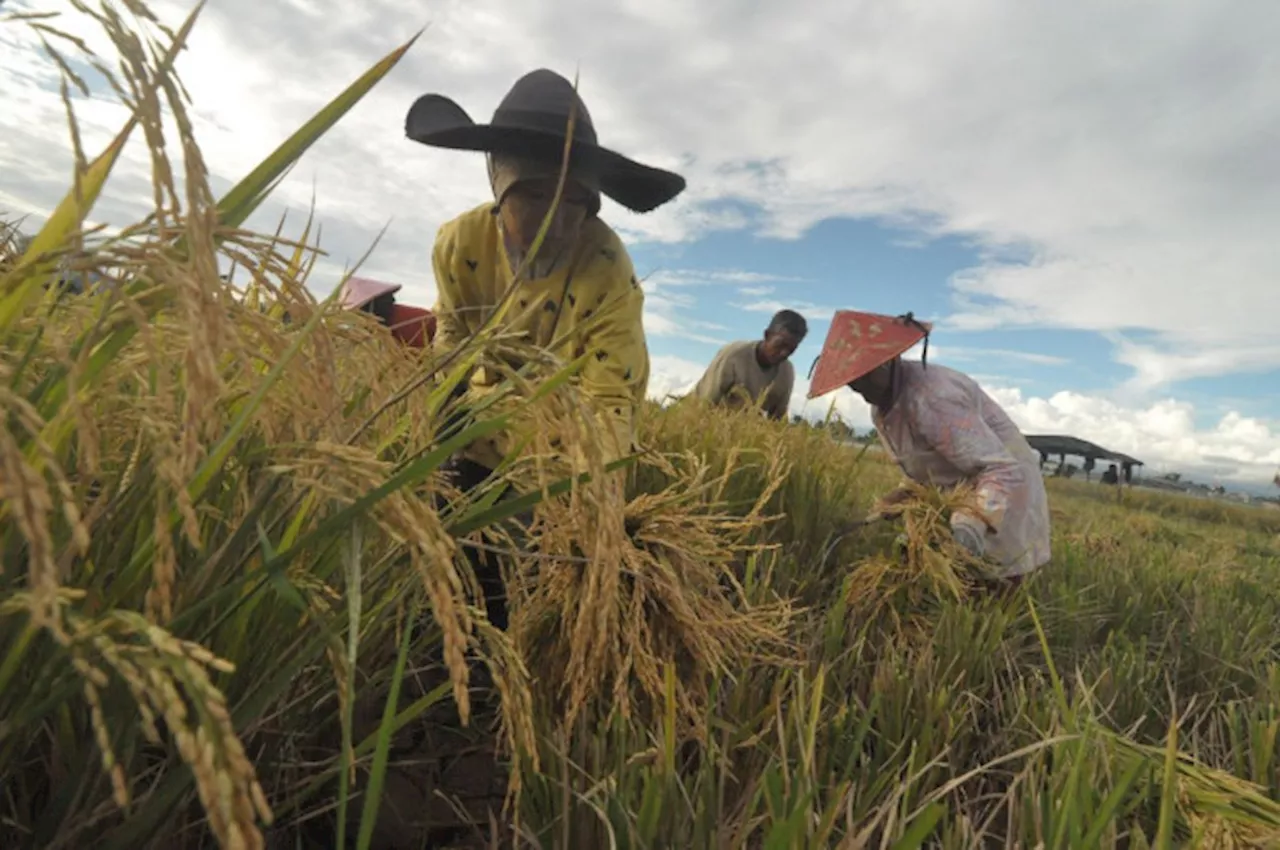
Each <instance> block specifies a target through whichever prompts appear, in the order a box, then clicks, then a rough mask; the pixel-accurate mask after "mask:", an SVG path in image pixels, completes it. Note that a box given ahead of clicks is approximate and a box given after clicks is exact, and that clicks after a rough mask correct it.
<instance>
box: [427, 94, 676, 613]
mask: <svg viewBox="0 0 1280 850" xmlns="http://www.w3.org/2000/svg"><path fill="white" fill-rule="evenodd" d="M571 114H572V116H573V141H572V147H571V150H570V154H569V167H568V174H567V179H566V183H565V187H564V191H563V194H562V196H561V198H560V202H559V204H558V206H557V207H556V213H555V217H554V219H553V220H552V223H551V226H550V229H549V230H548V232H547V235H546V238H545V239H544V241H543V243H542V245H541V247H540V248H539V250H538V252H537V254H536V256H535V257H534V258H533V259H532V260H531V261H529V262H528V263H527V264H526V267H525V271H524V272H523V274H522V275H521V282H520V287H519V290H518V291H517V292H516V293H515V296H514V297H515V303H514V304H512V305H511V307H510V312H509V313H508V314H507V316H508V318H507V319H505V321H504V325H505V327H506V329H507V330H516V331H525V332H526V333H527V334H528V341H529V342H532V343H533V344H535V345H538V346H541V347H544V348H553V347H554V348H555V350H556V351H557V353H559V354H560V355H561V356H563V357H564V358H565V359H566V360H568V359H571V358H577V357H580V356H582V355H584V354H591V355H593V356H591V357H588V358H587V360H586V366H585V367H584V368H583V370H582V372H581V387H582V389H583V390H584V391H585V393H586V394H587V395H588V396H589V397H590V398H591V399H592V400H593V401H594V402H595V404H596V407H597V409H598V412H599V416H600V418H601V425H602V427H601V429H600V432H601V436H602V437H603V438H604V440H605V444H606V445H605V449H606V452H605V454H606V458H605V459H606V462H607V461H609V460H612V459H615V458H617V457H620V456H623V455H625V454H626V453H628V452H629V451H630V450H631V448H632V445H633V441H634V421H635V417H636V414H637V412H638V411H639V409H640V405H641V404H642V403H643V401H644V396H645V392H646V390H647V389H648V383H649V353H648V348H647V346H646V344H645V337H644V326H643V322H642V311H643V305H644V294H643V292H642V290H641V288H640V283H639V281H638V280H637V279H636V275H635V270H634V269H633V267H632V264H631V258H630V257H629V255H628V254H627V249H626V247H625V246H624V245H623V244H622V241H621V240H620V239H619V238H618V236H617V234H616V233H614V231H613V230H612V229H611V228H610V227H609V225H607V224H605V223H604V221H602V220H601V219H600V217H599V212H600V196H601V195H607V196H608V197H609V198H611V199H613V200H614V201H616V202H617V203H618V204H620V205H622V206H624V207H626V208H628V209H630V210H633V211H635V212H649V211H651V210H653V209H656V208H657V207H659V206H661V205H662V204H665V203H666V202H668V201H670V200H671V199H673V198H675V197H676V195H678V194H680V192H681V191H683V189H684V187H685V181H684V178H682V177H680V176H679V175H677V174H673V173H671V172H669V171H663V170H661V169H658V168H652V167H649V166H646V165H641V164H640V163H638V162H634V161H632V160H631V159H628V158H627V157H625V156H623V155H622V154H619V153H616V152H615V151H612V150H610V149H608V148H606V147H604V146H603V145H601V144H600V143H599V142H598V140H597V137H596V131H595V128H594V126H593V125H592V122H591V116H590V113H588V111H587V108H586V105H585V104H584V103H583V102H582V99H581V98H580V97H579V96H578V93H577V92H576V91H575V90H574V87H573V84H572V83H570V82H569V81H568V80H567V79H565V78H564V77H562V76H560V75H559V74H556V73H555V72H553V71H548V70H545V69H543V70H537V71H533V72H531V73H529V74H526V75H525V76H523V77H521V78H520V79H519V80H517V81H516V83H515V85H514V86H512V88H511V90H510V91H509V92H508V93H507V95H506V96H505V97H504V98H503V99H502V102H501V103H500V104H498V108H497V110H496V111H495V112H494V114H493V120H492V121H490V122H489V123H488V124H477V123H476V122H474V121H472V119H471V118H470V117H468V115H467V113H466V112H465V111H463V109H462V108H461V107H460V106H458V104H456V103H454V102H453V101H452V100H450V99H448V98H446V97H443V96H441V95H436V94H429V95H424V96H422V97H420V98H418V100H417V101H416V102H415V103H414V104H413V106H412V107H411V108H410V110H409V114H408V117H407V118H406V120H405V134H406V135H407V136H408V137H409V138H410V139H412V140H414V141H416V142H421V143H422V144H424V145H430V146H432V147H440V148H451V149H455V150H469V151H477V152H482V153H484V154H486V158H487V160H488V166H489V182H490V184H491V187H492V189H493V200H492V201H488V202H486V203H484V204H481V205H480V206H478V207H476V208H474V209H472V210H470V211H468V212H465V213H463V214H462V215H460V216H458V217H457V218H455V219H453V220H452V221H450V222H448V223H446V224H445V225H444V226H442V227H441V228H440V232H439V233H438V234H437V236H436V242H435V247H434V249H433V252H432V260H433V266H434V271H435V277H436V286H437V289H438V291H439V295H438V298H437V301H436V304H435V307H434V309H433V310H432V312H433V313H434V315H435V316H436V320H437V326H436V335H435V339H434V340H433V343H432V345H433V347H434V348H435V349H436V350H438V351H441V352H447V351H449V350H451V349H453V348H456V347H457V346H459V345H461V344H462V343H463V342H464V341H465V340H466V339H467V338H468V337H469V336H471V335H472V334H473V333H474V332H476V331H477V330H479V329H480V327H481V326H482V325H483V324H484V322H485V320H486V319H487V318H488V316H489V314H490V311H491V310H492V309H493V308H494V307H495V306H496V305H498V304H499V303H500V302H502V300H503V298H504V296H506V295H507V293H508V292H509V290H510V288H511V286H512V285H513V283H514V282H515V271H516V269H517V268H519V267H520V266H521V264H522V263H524V262H525V261H526V258H527V255H528V253H529V251H530V248H531V244H532V242H533V240H534V237H535V236H536V234H537V232H538V229H539V227H540V226H541V224H542V222H543V220H544V218H545V217H546V214H547V212H548V210H549V209H550V206H551V202H552V199H553V197H554V195H555V191H556V186H557V184H558V182H559V176H560V172H561V168H562V165H563V157H564V149H565V142H566V135H567V130H568V127H569V120H570V115H571ZM553 340H554V341H555V345H554V346H553V345H552V343H553ZM498 380H499V377H498V376H497V375H495V374H493V373H492V372H491V371H488V370H485V369H484V368H483V367H481V368H479V369H477V370H476V373H475V374H474V375H472V376H471V378H470V381H469V391H470V392H472V393H476V392H483V391H485V390H486V389H487V388H490V387H492V386H494V385H496V383H497V382H498ZM507 447H508V446H507V440H506V439H505V438H503V437H498V438H496V439H493V440H482V441H479V442H477V443H475V444H473V445H471V446H470V447H469V448H468V449H467V450H466V452H465V453H464V455H463V456H462V457H461V458H458V459H456V460H455V462H454V464H453V472H454V475H455V480H456V481H457V483H458V485H459V486H460V487H462V488H464V489H470V488H471V487H475V486H476V485H478V484H479V483H480V482H482V481H483V480H484V479H485V478H487V477H488V475H489V474H490V473H491V472H492V470H493V469H494V468H495V467H496V466H497V465H498V463H500V462H501V460H502V459H503V456H504V454H505V452H506V449H507ZM481 578H482V581H484V580H485V578H484V576H481ZM488 581H489V582H492V581H498V582H499V584H497V585H492V584H490V585H489V586H488V587H486V592H489V589H490V587H493V588H495V589H496V588H500V586H501V585H500V579H495V578H493V577H490V579H489V580H488ZM490 615H491V616H490V618H491V619H494V618H495V617H498V618H500V619H501V620H502V621H503V622H497V621H496V620H495V624H497V625H499V626H500V627H502V626H505V611H501V610H496V609H495V608H494V606H492V605H491V606H490Z"/></svg>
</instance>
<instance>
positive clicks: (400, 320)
mask: <svg viewBox="0 0 1280 850" xmlns="http://www.w3.org/2000/svg"><path fill="white" fill-rule="evenodd" d="M391 333H392V334H394V335H395V338H396V339H398V340H400V341H401V342H403V343H404V344H405V345H411V346H413V347H414V348H423V347H425V346H426V344H427V343H429V342H431V340H432V339H434V338H435V335H436V317H435V316H434V315H432V313H431V311H430V310H424V309H422V308H421V307H410V306H409V305H408V304H396V305H395V306H394V307H392V308H391Z"/></svg>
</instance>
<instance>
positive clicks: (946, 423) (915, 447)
mask: <svg viewBox="0 0 1280 850" xmlns="http://www.w3.org/2000/svg"><path fill="white" fill-rule="evenodd" d="M931 329H932V328H931V326H930V325H929V324H928V323H925V322H919V321H917V320H916V319H915V318H914V317H913V316H912V315H911V314H910V313H908V314H906V315H905V316H898V317H894V316H882V315H876V314H873V313H855V312H852V311H840V312H838V313H836V314H835V316H834V317H833V318H832V320H831V328H830V330H829V331H828V333H827V339H826V343H825V344H824V345H823V349H822V354H821V355H820V356H819V358H818V360H817V361H816V362H815V364H814V370H813V374H812V378H811V382H810V387H809V398H817V397H819V396H821V395H825V394H827V393H829V392H831V391H833V390H836V389H839V388H840V387H849V388H850V389H852V390H853V391H854V392H856V393H857V394H858V395H860V396H862V397H863V399H865V400H866V402H867V403H868V404H870V405H871V416H872V421H873V423H874V424H875V427H876V431H877V433H878V434H879V436H880V440H881V443H882V444H883V446H884V448H885V449H886V451H888V452H889V454H890V455H891V456H892V457H893V458H894V459H895V460H896V461H897V462H898V464H899V465H900V466H901V467H902V470H903V472H904V473H905V474H906V476H907V477H908V478H910V479H911V480H913V481H916V482H919V483H922V484H934V485H938V486H941V487H954V486H956V485H958V484H960V483H961V482H971V483H973V484H974V485H975V487H976V490H977V495H978V504H977V505H976V507H977V509H978V510H979V511H980V512H981V513H982V516H978V515H976V514H975V513H972V512H966V511H956V512H955V513H953V515H952V517H951V529H952V533H953V534H954V535H955V538H956V541H957V542H959V543H960V544H961V545H963V546H964V547H965V548H966V549H968V550H969V551H970V552H972V553H973V554H974V555H975V556H977V557H980V558H985V559H987V560H988V561H990V562H994V563H995V564H996V565H998V566H999V568H1000V572H1001V574H1002V575H1003V577H1004V578H1007V579H1009V580H1010V581H1011V582H1012V583H1014V584H1016V583H1018V582H1019V581H1020V580H1021V579H1022V577H1023V576H1025V575H1027V574H1028V573H1031V572H1033V571H1034V570H1036V569H1039V568H1040V567H1042V566H1043V565H1044V564H1046V563H1047V562H1048V561H1049V500H1048V496H1047V495H1046V493H1045V489H1044V480H1043V478H1042V477H1041V475H1040V458H1039V455H1038V454H1037V453H1036V452H1035V450H1033V449H1032V448H1031V446H1030V444H1028V443H1027V440H1026V438H1025V437H1023V435H1022V432H1021V431H1019V430H1018V427H1017V425H1015V424H1014V423H1013V420H1012V419H1010V418H1009V415H1008V414H1007V413H1006V412H1005V411H1004V410H1003V409H1002V408H1001V407H1000V405H999V404H997V403H996V402H995V400H994V399H992V398H991V396H989V395H988V394H987V393H986V392H984V391H983V390H982V388H981V387H979V386H978V384H977V383H976V382H975V381H974V380H973V379H972V378H970V377H968V376H967V375H963V374H961V373H960V372H957V371H955V370H954V369H948V368H946V367H945V366H938V365H937V364H930V363H928V362H927V360H928V353H929V332H930V330H931ZM921 341H924V344H925V347H924V354H923V356H922V358H921V360H920V361H911V360H904V359H903V358H902V355H903V354H905V353H906V352H907V351H908V350H909V349H911V348H912V347H914V346H915V345H916V344H917V343H919V342H921ZM905 498H906V491H905V490H904V489H903V488H898V489H897V490H894V491H893V492H891V493H890V494H889V495H887V496H885V497H884V498H882V499H881V500H880V503H879V505H878V507H879V509H880V510H881V511H883V512H885V513H892V512H893V510H894V508H895V507H896V506H897V505H898V504H900V503H901V502H902V501H904V500H905Z"/></svg>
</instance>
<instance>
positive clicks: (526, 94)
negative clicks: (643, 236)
mask: <svg viewBox="0 0 1280 850" xmlns="http://www.w3.org/2000/svg"><path fill="white" fill-rule="evenodd" d="M571 110H572V112H573V117H574V126H573V147H572V149H571V151H570V154H569V157H570V163H571V166H572V167H574V168H579V167H581V168H586V169H589V170H590V171H591V173H593V174H594V175H596V176H597V178H598V179H599V181H600V191H601V192H603V193H604V194H606V195H608V196H609V197H610V198H612V199H613V200H614V201H617V202H618V203H619V204H621V205H622V206H624V207H626V208H627V209H629V210H632V211H634V212H649V211H651V210H654V209H657V208H658V207H660V206H662V205H663V204H665V203H667V202H668V201H670V200H671V199H672V198H674V197H675V196H676V195H679V194H680V193H681V192H683V191H684V188H685V180H684V178H683V177H681V176H680V175H679V174H675V173H673V172H670V171H664V170H662V169H661V168H653V167H650V166H648V165H642V164H640V163H638V162H636V161H634V160H631V159H628V158H627V157H625V156H623V155H622V154H620V153H618V152H616V151H612V150H609V149H608V148H606V147H603V146H601V145H600V143H599V142H597V141H596V130H595V127H594V126H593V125H592V123H591V115H590V113H588V112H587V106H586V104H585V103H583V102H582V98H581V97H579V96H578V92H577V91H576V90H574V87H573V84H572V83H570V82H569V81H568V80H566V79H565V78H564V77H562V76H560V75H559V74H557V73H556V72H555V71H549V70H547V69H545V68H543V69H539V70H537V71H532V72H530V73H528V74H525V75H524V76H523V77H521V78H520V79H519V80H517V81H516V84H515V85H513V86H512V87H511V90H510V91H509V92H507V95H506V97H504V98H503V99H502V102H501V103H499V104H498V108H497V109H496V110H494V113H493V120H492V121H490V122H489V123H488V124H477V123H476V122H475V121H472V120H471V117H470V116H469V115H467V113H466V112H465V111H464V110H463V108H462V107H461V106H459V105H458V104H457V103H455V102H453V101H452V100H450V99H449V98H447V97H445V96H444V95H439V94H424V95H423V96H422V97H419V98H418V99H417V100H416V101H414V103H413V106H411V107H409V114H408V115H407V116H406V117H405V122H404V132H405V135H406V136H408V137H409V138H410V139H412V140H413V141H415V142H420V143H422V144H424V145H430V146H431V147H437V148H450V149H452V150H466V151H484V152H486V153H496V154H504V153H505V154H517V155H523V156H534V157H543V158H551V159H552V161H555V162H558V161H559V160H560V157H561V156H562V155H563V153H564V143H565V134H566V132H567V130H568V125H569V114H570V111H571Z"/></svg>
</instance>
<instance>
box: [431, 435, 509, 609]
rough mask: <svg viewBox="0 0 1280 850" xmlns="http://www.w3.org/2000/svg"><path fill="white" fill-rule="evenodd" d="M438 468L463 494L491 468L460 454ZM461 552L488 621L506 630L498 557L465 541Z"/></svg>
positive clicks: (439, 501) (504, 591) (441, 501)
mask: <svg viewBox="0 0 1280 850" xmlns="http://www.w3.org/2000/svg"><path fill="white" fill-rule="evenodd" d="M441 471H443V472H444V474H445V475H446V476H447V477H448V478H449V480H450V483H452V484H453V486H455V487H457V488H458V489H459V490H461V491H462V492H464V493H469V492H471V491H472V490H475V489H476V488H477V487H479V486H480V485H481V484H483V483H484V482H485V481H487V480H488V478H489V476H491V475H492V474H493V470H492V469H489V468H488V467H487V466H483V465H482V464H479V463H476V462H475V461H473V460H468V459H466V458H461V457H453V458H450V459H449V460H447V461H445V463H444V466H443V467H442V470H441ZM444 506H445V500H444V497H443V496H440V495H437V496H436V507H437V509H442V508H443V507H444ZM462 551H463V552H464V553H465V554H466V556H467V560H468V561H470V562H471V568H472V569H473V570H475V573H476V578H477V579H478V580H479V582H480V589H481V590H482V591H483V592H484V603H485V611H486V612H487V613H488V616H489V622H490V623H493V625H494V626H495V627H496V628H498V629H501V630H502V631H506V629H507V589H506V585H504V584H503V582H502V565H501V563H500V562H499V560H498V556H497V555H496V554H494V553H493V552H487V551H484V550H482V549H477V548H476V547H475V546H470V545H467V544H463V547H462Z"/></svg>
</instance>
